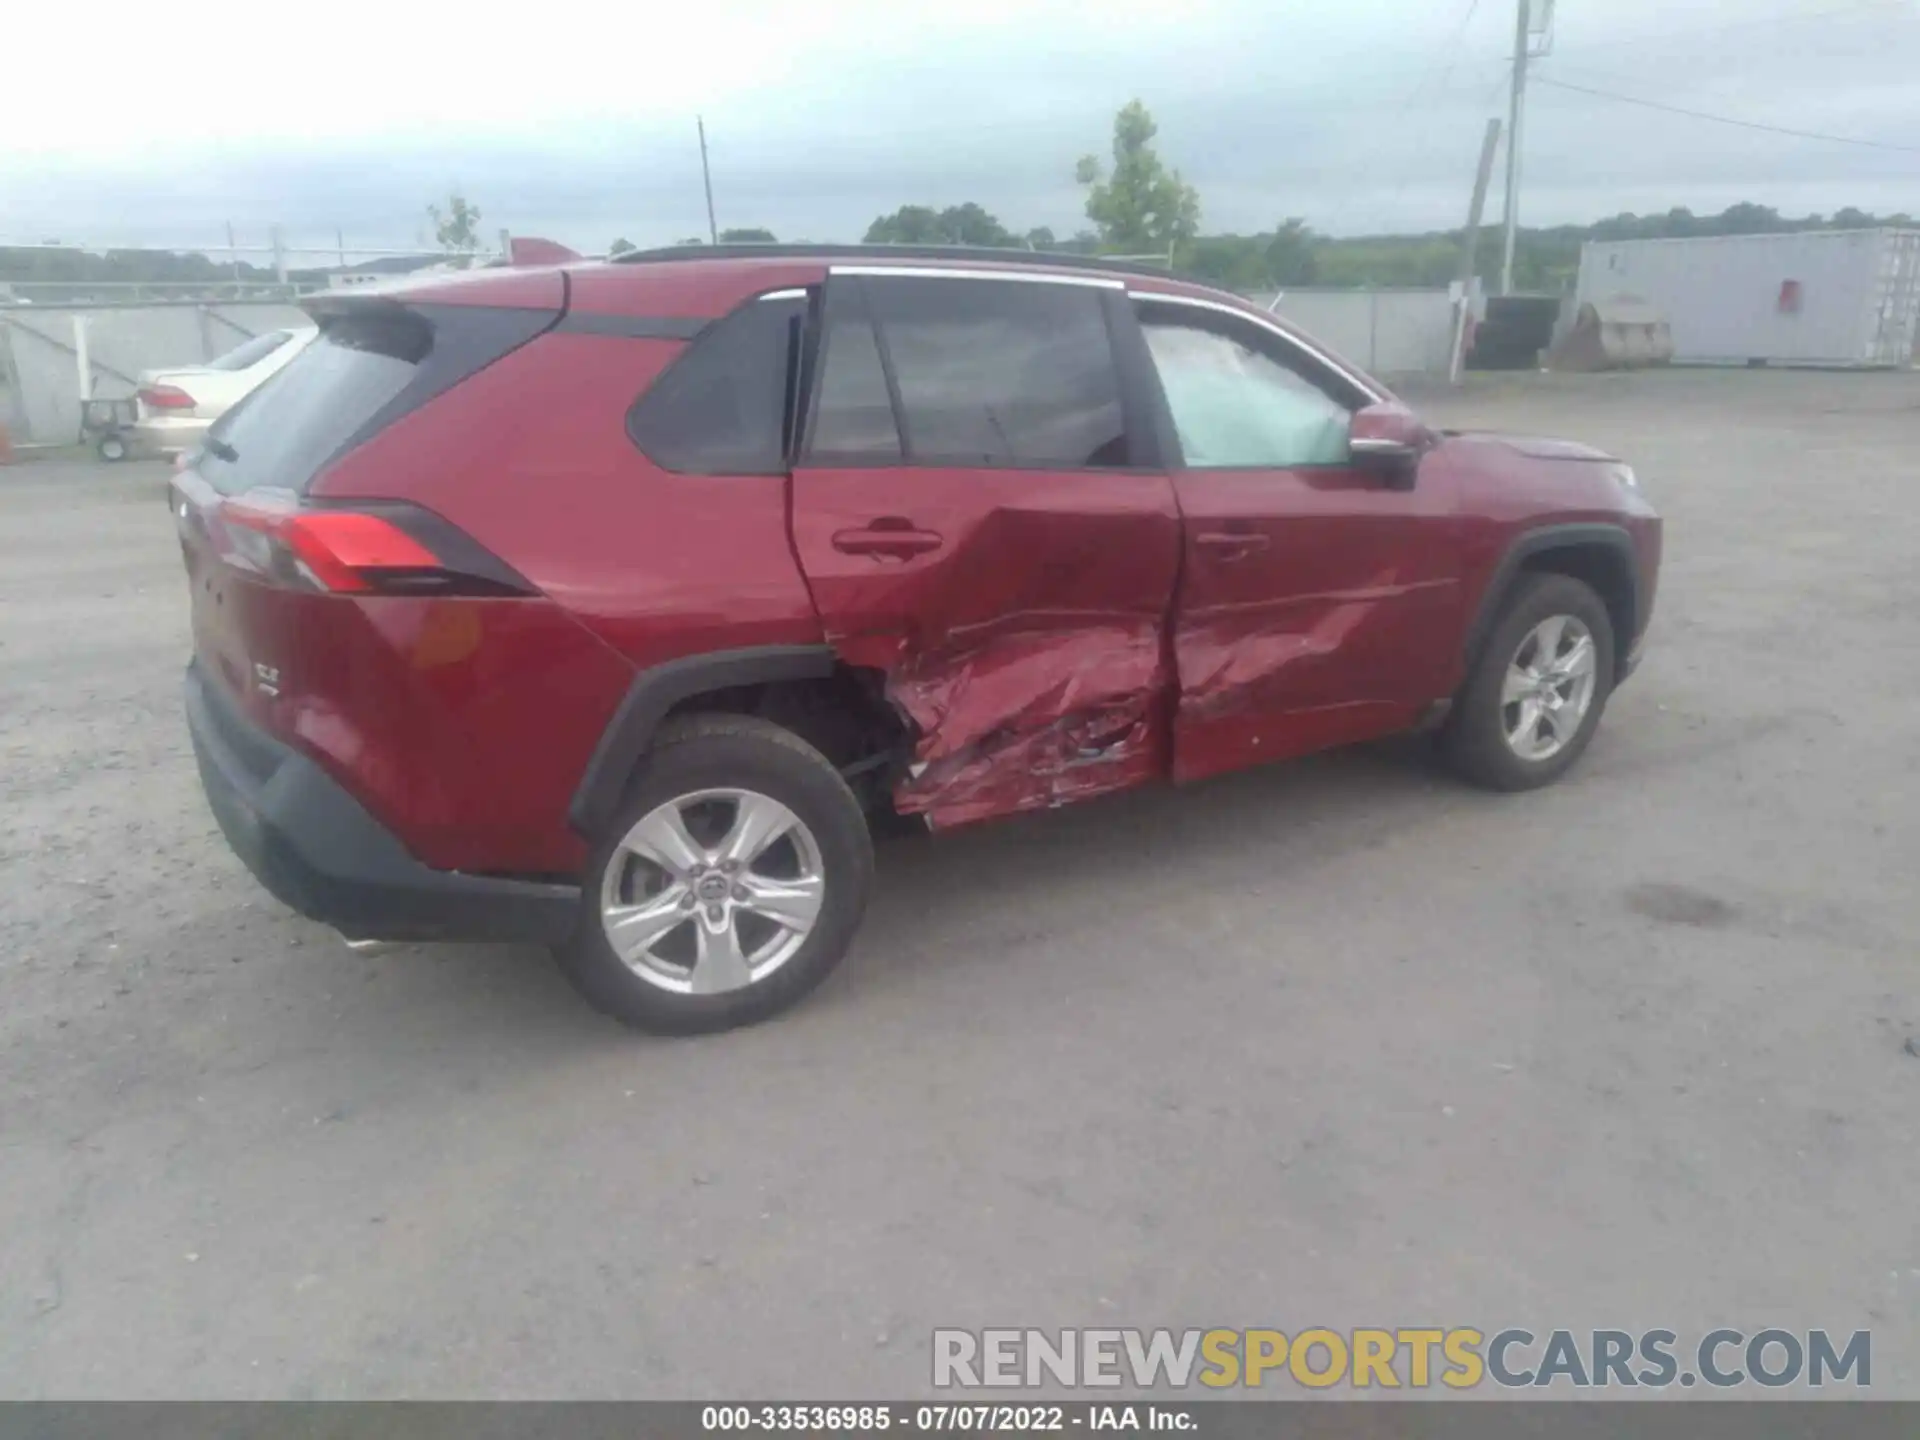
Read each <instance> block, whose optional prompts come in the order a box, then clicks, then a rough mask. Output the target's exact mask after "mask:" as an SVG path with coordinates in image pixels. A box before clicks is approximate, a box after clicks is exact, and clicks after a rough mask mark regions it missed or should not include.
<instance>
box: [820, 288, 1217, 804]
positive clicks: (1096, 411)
mask: <svg viewBox="0 0 1920 1440" xmlns="http://www.w3.org/2000/svg"><path fill="white" fill-rule="evenodd" d="M1117 303H1119V301H1118V296H1117V293H1115V292H1114V287H1110V286H1106V285H1101V284H1087V283H1084V282H1083V283H1069V282H1065V281H1063V282H1061V283H1058V284H1054V283H1043V282H1033V281H1024V282H1015V281H1008V280H1004V279H994V278H984V277H970V276H963V275H958V274H946V273H939V274H928V273H917V274H911V275H909V274H903V273H900V272H893V273H887V272H886V271H884V270H876V272H875V273H864V272H860V271H854V270H843V271H837V272H836V273H835V275H834V276H833V278H832V279H831V280H830V282H829V284H828V288H827V295H826V301H825V305H824V314H823V324H822V327H821V328H822V333H823V343H822V346H821V350H820V353H819V356H818V358H817V360H816V362H815V364H814V367H813V369H814V373H815V374H816V375H817V376H818V377H819V379H818V383H817V384H816V385H815V386H814V387H813V388H814V391H815V394H814V397H813V402H812V414H811V419H810V421H809V424H808V427H807V439H806V444H805V447H804V453H803V457H802V459H801V461H800V463H799V464H798V465H797V467H796V468H795V470H794V475H793V536H794V545H795V549H796V551H797V553H798V555H799V559H800V564H801V567H802V569H803V570H804V572H805V574H806V577H807V583H808V585H809V586H810V587H811V589H812V592H813V597H814V603H815V606H816V607H817V609H818V610H819V612H820V615H821V618H822V621H823V623H824V625H825V627H826V631H827V635H828V638H829V640H830V641H831V643H832V644H833V646H834V648H835V650H836V651H837V652H838V653H839V655H840V657H841V659H842V660H844V661H845V662H846V663H847V664H849V665H853V666H856V667H860V668H862V669H865V670H868V671H872V672H875V673H877V674H878V675H879V676H880V677H881V679H882V680H883V683H884V687H885V691H886V694H887V697H888V699H889V700H890V701H891V703H892V704H893V706H894V707H895V709H896V710H897V711H898V712H899V713H900V714H901V715H902V717H903V718H904V719H906V720H907V722H908V723H909V725H910V727H911V729H912V731H913V736H914V753H913V758H912V762H911V765H910V767H909V774H908V775H907V777H906V778H904V779H903V780H902V782H901V783H900V784H899V785H898V786H897V787H896V790H895V796H894V798H895V803H896V805H897V806H898V808H899V809H901V810H902V811H903V812H907V813H922V814H925V815H926V816H927V817H928V819H929V820H930V821H931V822H932V823H934V824H935V825H953V824H960V823H963V822H966V821H971V820H979V819H985V818H988V817H991V816H995V815H1001V814H1006V813H1009V812H1013V811H1019V810H1031V809H1037V808H1042V807H1046V806H1051V805H1058V804H1062V803H1065V802H1067V801H1069V800H1076V799H1080V798H1084V797H1086V796H1089V795H1093V794H1098V793H1101V792H1104V791H1108V790H1113V789H1118V788H1122V787H1125V786H1128V785H1132V784H1136V783H1138V782H1139V781H1141V780H1144V779H1147V778H1149V777H1151V776H1154V775H1156V774H1161V773H1164V771H1165V768H1166V765H1167V759H1168V751H1167V738H1168V737H1167V722H1168V713H1169V709H1170V705H1169V700H1170V695H1169V690H1170V686H1171V674H1170V667H1169V666H1168V664H1167V663H1166V658H1165V653H1164V638H1165V637H1164V633H1163V625H1164V621H1165V618H1166V615H1167V611H1168V608H1169V605H1170V603H1171V600H1172V594H1173V586H1174V577H1175V573H1176V569H1177V566H1178V564H1179V519H1178V512H1177V510H1176V507H1175V502H1174V496H1173V488H1172V483H1171V481H1170V480H1169V478H1168V476H1167V475H1166V474H1165V473H1164V472H1162V471H1160V470H1159V469H1158V468H1154V469H1134V468H1129V462H1130V461H1131V460H1132V459H1134V458H1135V455H1134V452H1133V450H1132V449H1130V445H1132V444H1133V443H1134V441H1133V440H1130V435H1131V436H1133V437H1134V440H1137V431H1136V430H1135V429H1134V428H1132V427H1130V424H1129V419H1128V415H1127V408H1128V407H1126V406H1125V405H1123V404H1122V401H1121V397H1120V393H1119V392H1120V387H1119V384H1118V381H1117V379H1116V378H1115V376H1114V373H1113V362H1112V358H1111V354H1110V352H1109V350H1108V342H1107V333H1108V331H1107V317H1106V316H1105V314H1104V310H1105V307H1107V306H1109V305H1113V304H1117Z"/></svg>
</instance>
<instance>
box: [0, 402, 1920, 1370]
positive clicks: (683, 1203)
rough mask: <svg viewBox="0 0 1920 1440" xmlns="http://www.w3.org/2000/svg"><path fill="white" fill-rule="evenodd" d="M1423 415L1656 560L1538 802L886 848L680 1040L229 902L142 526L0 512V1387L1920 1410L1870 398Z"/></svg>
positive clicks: (36, 476) (1346, 770)
mask: <svg viewBox="0 0 1920 1440" xmlns="http://www.w3.org/2000/svg"><path fill="white" fill-rule="evenodd" d="M1430 408H1431V409H1432V411H1433V413H1435V414H1436V415H1437V416H1438V417H1439V418H1442V419H1444V420H1446V421H1448V422H1470V423H1476V424H1487V425H1498V426H1503V427H1506V428H1524V429H1530V430H1545V431H1549V432H1559V433H1565V434H1570V435H1574V436H1578V437H1583V438H1588V439H1592V440H1595V441H1598V442H1601V443H1604V444H1608V445H1611V446H1614V447H1617V448H1618V449H1619V450H1620V451H1621V452H1622V453H1624V454H1626V455H1627V456H1629V457H1630V458H1631V459H1633V460H1634V461H1636V462H1637V463H1638V465H1639V468H1640V471H1641V474H1642V475H1643V477H1644V480H1645V483H1646V485H1647V487H1648V489H1649V491H1650V492H1651V494H1652V496H1653V498H1654V500H1655V502H1656V503H1657V504H1659V505H1660V506H1661V507H1662V509H1663V510H1664V511H1665V512H1666V514H1667V516H1668V531H1667V536H1668V541H1667V543H1668V566H1667V571H1666V577H1665V581H1664V585H1663V588H1662V592H1661V596H1660V603H1659V611H1658V614H1657V615H1656V617H1655V627H1656V633H1655V641H1654V644H1653V647H1652V651H1651V655H1650V658H1649V659H1648V661H1647V663H1646V665H1645V667H1644V668H1643V670H1642V671H1641V673H1640V675H1639V676H1638V677H1637V678H1636V679H1635V680H1634V681H1633V683H1632V684H1630V685H1629V686H1628V687H1627V688H1626V689H1625V690H1623V691H1622V692H1621V693H1620V695H1619V696H1618V697H1617V699H1616V701H1615V703H1614V705H1613V707H1612V709H1611V711H1610V712H1609V714H1608V716H1607V720H1606V723H1605V725H1604V726H1603V728H1602V730H1601V733H1600V736H1599V739H1598V741H1597V742H1596V744H1595V745H1594V747H1593V749H1592V751H1591V752H1590V753H1589V755H1588V757H1587V759H1586V761H1585V762H1584V764H1583V765H1582V767H1581V768H1580V769H1578V770H1577V771H1576V772H1575V773H1574V775H1573V776H1571V777H1570V778H1569V780H1568V781H1567V783H1565V784H1564V785H1562V786H1561V787H1559V788H1557V789H1555V790H1553V791H1550V792H1546V793H1542V794H1538V795H1534V796H1529V797H1521V798H1515V799H1496V798H1493V797H1489V796H1485V795H1481V794H1477V793H1473V792H1470V791H1467V790H1464V789H1461V788H1459V787H1458V786H1456V785H1455V784H1454V783H1452V782H1451V781H1450V780H1448V779H1446V778H1445V777H1444V776H1442V775H1440V774H1438V773H1436V772H1435V771H1433V770H1432V769H1431V768H1430V767H1429V766H1428V765H1426V764H1425V763H1424V762H1423V760H1422V759H1421V757H1420V754H1419V753H1418V752H1417V751H1410V750H1406V749H1401V748H1393V747H1389V748H1387V749H1385V750H1373V751H1368V752H1364V753H1356V754H1350V755H1341V756H1334V757H1329V758H1326V759H1322V760H1316V761H1310V762H1305V763H1301V764H1296V765H1293V766H1290V767H1283V768H1279V769H1275V770H1273V771H1270V772H1267V773H1261V774H1255V775H1249V776H1241V777H1231V778H1228V779H1226V780H1224V781H1221V782H1218V783H1213V784H1209V785H1206V786H1203V787H1200V788H1199V789H1198V790H1196V791H1192V792H1188V793H1175V792H1171V791H1166V792H1160V793H1153V794H1145V795H1138V796H1132V797H1125V798H1122V799H1120V800H1117V801H1113V802H1107V803H1100V804H1095V805H1093V806H1090V807H1086V808H1083V809H1081V810H1078V811H1068V812H1062V813H1058V814H1054V815H1047V816H1041V817H1036V818H1033V819H1029V820H1024V821H1019V822H1014V823H1010V824H1006V825H1002V826H998V827H987V828H982V829H979V830H976V831H970V832H962V833H959V834H956V835H953V836H950V837H946V838H943V839H939V840H935V841H923V842H905V843H894V844H890V845H889V846H887V847H886V848H885V849H884V850H883V853H882V856H881V877H880V879H881V883H880V886H879V894H878V899H877V902H876V904H875V907H874V910H873V912H872V914H871V916H870V919H869V921H868V924H867V928H866V930H865V932H864V934H863V937H862V939H861V940H860V942H859V943H858V945H857V947H856V949H855V951H854V954H853V955H852V957H851V958H850V960H849V961H848V963H847V964H846V965H845V966H844V968H843V969H842V970H841V972H840V973H839V974H838V975H837V976H836V977H835V978H834V979H833V980H832V981H831V982H829V984H828V985H827V986H826V988H825V989H824V990H823V991H822V992H821V993H820V994H819V995H818V996H817V997H816V998H815V999H814V1000H813V1001H812V1002H811V1003H810V1004H808V1005H807V1006H805V1008H803V1009H802V1010H800V1011H799V1012H797V1013H795V1014H794V1015H792V1016H791V1017H790V1018H788V1019H786V1020H784V1021H782V1022H779V1023H776V1024H773V1025H770V1026H766V1027H764V1028H761V1029H757V1030H752V1031H747V1032H743V1033H738V1034H734V1035H730V1036H723V1037H719V1038H714V1039H707V1040H700V1041H693V1042H676V1043H664V1042H657V1041H650V1040H647V1039H643V1038H636V1037H634V1036H632V1035H629V1034H627V1033H624V1032H622V1031H620V1030H618V1029H617V1028H615V1027H613V1026H611V1025H610V1024H608V1023H606V1022H604V1021H603V1020H601V1019H600V1018H598V1017H597V1016H595V1015H594V1014H592V1013H591V1012H589V1011H588V1010H586V1009H585V1008H584V1007H583V1006H582V1005H581V1004H580V1003H579V1002H578V1001H576V999H575V998H574V996H573V994H572V992H571V991H569V990H568V989H567V988H566V986H565V985H564V984H563V982H562V981H561V980H560V978H559V977H558V975H557V974H556V973H555V972H554V971H553V970H552V969H551V967H550V966H549V965H548V964H547V963H546V960H545V957H544V956H543V955H541V954H540V953H538V952H535V951H531V950H517V949H503V950H492V949H487V948H484V947H474V948H463V949H449V950H442V951H431V950H413V951H408V952H402V953H400V954H398V955H394V956H389V957H387V958H383V959H379V960H364V959H360V958H356V957H353V956H351V955H349V954H347V953H346V952H345V951H344V950H342V949H341V948H340V947H339V946H338V945H337V944H336V943H335V942H334V940H333V938H332V936H331V935H330V934H329V933H328V932H327V931H325V930H324V929H321V928H320V927H317V926H314V925H310V924H308V923H306V922H304V921H301V920H298V919H295V918H294V917H292V916H291V915H289V914H288V913H287V912H286V911H284V910H282V909H281V908H280V907H279V906H278V905H276V904H275V903H274V902H273V901H271V900H270V899H269V898H268V897H267V896H266V895H265V894H264V893H263V892H262V891H260V890H259V889H258V888H257V886H256V885H255V884H254V883H253V881H252V880H251V879H250V878H249V877H248V876H247V875H246V874H245V873H244V872H243V871H242V869H241V868H240V865H239V863H238V862H237V861H236V860H234V858H233V857H232V856H231V854H230V853H229V852H228V851H227V849H226V847H225V845H224V844H223V843H222V842H221V841H220V839H219V837H218V835H217V834H216V832H215V830H214V827H213V824H212V821H211V819H210V818H209V816H208V813H207V810H206V807H205V805H204V803H203V801H202V799H201V796H200V793H199V790H198V786H197V783H196V780H195V776H194V772H193V766H192V763H191V760H190V758H189V754H188V750H187V745H186V741H185V736H184V734H183V730H182V723H181V719H180V714H179V704H178V678H179V673H180V669H181V666H182V664H183V663H184V661H185V659H186V650H187V636H186V606H185V598H186V597H185V587H184V585H183V583H182V580H181V576H180V571H179V557H178V553H177V550H176V547H175V544H174V541H173V538H172V535H171V532H170V527H169V523H168V516H167V513H166V510H165V509H164V507H163V505H162V503H161V500H160V498H159V487H160V484H161V472H160V471H159V470H158V469H157V468H156V467H151V466H145V467H134V466H123V467H118V468H107V467H104V466H92V465H78V464H67V465H56V464H43V465H32V466H22V467H19V468H15V469H11V470H6V471H0V602H3V604H0V677H3V678H0V757H3V768H0V797H3V798H4V807H0V1236H4V1237H5V1238H4V1244H0V1394H4V1395H6V1396H10V1397H21V1396H50V1395H60V1396H136V1395H145V1396H392V1395H410V1396H507V1395H513V1396H661V1395H677V1396H733V1397H738V1396H742V1395H755V1396H764V1395H786V1396H814V1397H823V1396H830V1395H842V1396H847V1395H855V1394H868V1395H873V1394H891V1395H896V1396H897V1395H904V1394H913V1393H919V1392H922V1391H924V1390H925V1389H926V1387H927V1384H928V1376H929V1342H928V1332H929V1331H930V1329H931V1328H932V1327H934V1326H935V1325H963V1326H977V1325H985V1324H997V1325H1018V1326H1042V1327H1049V1328H1051V1327H1055V1326H1067V1325H1141V1326H1153V1325H1173V1326H1185V1325H1274V1326H1277V1327H1279V1328H1281V1329H1284V1330H1288V1331H1293V1330H1297V1329H1299V1328H1303V1327H1305V1326H1308V1325H1328V1326H1334V1327H1346V1326H1350V1325H1413V1324H1440V1325H1459V1324H1472V1325H1479V1326H1482V1327H1486V1328H1498V1327H1501V1326H1505V1325H1524V1326H1527V1327H1528V1328H1531V1329H1533V1330H1536V1331H1542V1332H1544V1331H1546V1330H1550V1329H1552V1328H1554V1327H1569V1328H1576V1329H1586V1328H1589V1327H1594V1326H1623V1327H1647V1326H1665V1327H1668V1328H1671V1329H1674V1330H1677V1331H1680V1332H1682V1334H1683V1336H1685V1335H1688V1334H1689V1332H1691V1333H1692V1334H1694V1335H1697V1334H1698V1332H1700V1331H1703V1330H1705V1329H1708V1328H1711V1327H1713V1326H1715V1325H1728V1326H1733V1327H1739V1328H1744V1329H1747V1330H1754V1329H1758V1328H1762V1327H1764V1326H1767V1325H1781V1326H1788V1327H1808V1326H1826V1327H1829V1328H1832V1329H1837V1330H1841V1331H1851V1330H1853V1329H1856V1328H1870V1329H1871V1330H1872V1331H1873V1333H1874V1345H1873V1349H1874V1357H1873V1358H1874V1376H1873V1378H1874V1381H1875V1390H1876V1392H1878V1393H1879V1394H1882V1395H1891V1394H1902V1395H1910V1396H1914V1395H1920V1219H1917V1218H1916V1217H1920V1205H1916V1196H1920V1057H1916V1056H1915V1055H1914V1054H1911V1053H1908V1052H1907V1051H1906V1050H1905V1049H1904V1048H1903V1044H1904V1042H1905V1041H1906V1040H1907V1039H1908V1037H1909V1036H1913V1035H1916V1034H1920V983H1917V982H1916V973H1917V972H1916V962H1917V957H1916V954H1915V940H1916V937H1920V884H1916V877H1920V840H1917V837H1916V828H1917V822H1916V816H1917V815H1920V781H1917V780H1916V759H1915V757H1916V755H1917V754H1920V683H1917V682H1916V678H1915V677H1916V675H1917V674H1920V627H1916V624H1915V615H1916V611H1917V609H1920V585H1917V584H1916V580H1915V566H1916V564H1920V376H1885V375H1883V376H1844V375H1816V374H1781V373H1751V374H1749V373H1723V374H1686V373H1675V374H1669V375H1656V376H1646V377H1636V378H1621V377H1602V378H1594V379H1576V380H1563V379H1554V380H1548V379H1544V378H1541V377H1518V378H1513V379H1486V380H1481V381H1479V382H1477V383H1476V385H1475V386H1474V387H1473V388H1472V389H1471V390H1469V392H1468V393H1466V394H1465V395H1463V396H1453V397H1447V398H1444V399H1441V400H1438V401H1436V402H1435V403H1434V404H1433V405H1432V406H1431V407H1430ZM1915 1048H1916V1049H1920V1044H1917V1045H1916V1047H1915Z"/></svg>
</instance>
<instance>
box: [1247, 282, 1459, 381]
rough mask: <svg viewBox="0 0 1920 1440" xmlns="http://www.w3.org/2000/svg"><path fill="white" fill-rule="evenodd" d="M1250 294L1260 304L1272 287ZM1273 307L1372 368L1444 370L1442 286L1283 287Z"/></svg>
mask: <svg viewBox="0 0 1920 1440" xmlns="http://www.w3.org/2000/svg"><path fill="white" fill-rule="evenodd" d="M1249 298H1251V299H1252V300H1253V302H1254V303H1255V304H1257V305H1259V306H1260V308H1261V309H1263V310H1264V309H1266V308H1267V307H1268V306H1269V305H1270V304H1272V301H1273V293H1272V292H1271V291H1269V292H1268V293H1266V294H1264V295H1254V296H1251V297H1249ZM1274 312H1275V313H1276V314H1278V315H1280V316H1281V317H1282V318H1283V319H1285V320H1287V321H1289V322H1291V323H1292V324H1294V325H1298V326H1299V327H1300V328H1301V329H1302V330H1305V331H1306V332H1307V333H1308V334H1309V335H1311V336H1312V337H1313V338H1314V339H1315V340H1317V341H1319V342H1320V343H1321V344H1322V345H1325V346H1326V347H1327V348H1328V349H1329V350H1332V351H1334V352H1335V353H1337V354H1338V355H1340V356H1341V357H1342V358H1343V359H1346V360H1349V361H1351V362H1353V363H1354V364H1355V365H1358V366H1360V367H1361V368H1362V369H1364V370H1370V371H1372V372H1373V373H1374V374H1377V375H1389V376H1390V375H1444V374H1446V372H1447V354H1448V347H1449V346H1450V345H1451V344H1452V341H1453V302H1452V301H1451V300H1449V299H1448V298H1447V292H1446V291H1444V290H1312V289H1296V290H1283V291H1281V292H1280V303H1279V304H1278V305H1277V306H1274Z"/></svg>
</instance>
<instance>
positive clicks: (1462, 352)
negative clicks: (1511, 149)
mask: <svg viewBox="0 0 1920 1440" xmlns="http://www.w3.org/2000/svg"><path fill="white" fill-rule="evenodd" d="M1499 148H1500V121H1499V120H1498V119H1492V120H1489V121H1487V136H1486V139H1484V140H1482V141H1481V142H1480V168H1479V170H1478V171H1477V172H1475V174H1474V177H1473V204H1472V205H1470V206H1469V207H1468V208H1467V233H1466V235H1465V236H1464V237H1463V238H1462V239H1461V242H1460V271H1459V280H1460V308H1459V309H1458V311H1457V312H1456V313H1455V314H1454V317H1453V352H1452V355H1451V356H1450V358H1449V359H1448V361H1447V378H1448V379H1449V380H1451V381H1452V382H1453V383H1454V384H1455V385H1458V384H1459V383H1460V371H1461V368H1462V367H1463V366H1464V365H1465V363H1466V358H1467V357H1466V348H1467V346H1466V340H1467V317H1468V316H1469V315H1470V314H1472V313H1473V270H1474V259H1475V252H1477V251H1478V250H1479V248H1480V217H1481V216H1482V215H1483V214H1485V213H1486V208H1487V187H1488V185H1489V184H1490V183H1491V182H1492V180H1493V156H1494V152H1495V151H1496V150H1498V149H1499Z"/></svg>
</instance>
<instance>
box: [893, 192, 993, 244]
mask: <svg viewBox="0 0 1920 1440" xmlns="http://www.w3.org/2000/svg"><path fill="white" fill-rule="evenodd" d="M866 243H867V244H869V245H987V246H1009V245H1018V244H1020V243H1021V242H1020V240H1019V237H1017V236H1015V235H1014V233H1013V232H1012V231H1010V230H1008V229H1007V227H1006V226H1004V225H1002V224H1001V223H1000V222H999V221H998V220H997V219H995V218H994V217H993V216H992V215H991V214H989V213H988V212H987V211H986V210H984V209H982V208H981V207H980V206H979V205H976V204H975V203H974V202H973V201H971V200H969V201H968V202H967V203H966V204H964V205H949V206H948V207H947V208H946V209H944V210H935V209H934V208H933V207H932V206H931V205H902V206H901V207H900V208H899V209H898V210H896V211H894V212H893V213H892V214H891V215H882V216H880V217H879V218H878V219H876V220H875V221H874V222H873V224H871V225H869V226H868V227H867V234H866Z"/></svg>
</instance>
